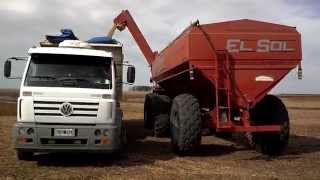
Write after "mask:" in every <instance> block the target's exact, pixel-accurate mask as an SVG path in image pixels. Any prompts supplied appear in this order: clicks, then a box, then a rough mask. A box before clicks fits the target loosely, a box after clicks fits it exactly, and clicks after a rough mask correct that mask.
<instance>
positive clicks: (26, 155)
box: [17, 150, 33, 161]
mask: <svg viewBox="0 0 320 180" xmlns="http://www.w3.org/2000/svg"><path fill="white" fill-rule="evenodd" d="M17 157H18V159H19V160H27V161H28V160H29V161H30V160H32V159H33V152H26V151H20V150H17Z"/></svg>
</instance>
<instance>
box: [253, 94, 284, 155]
mask: <svg viewBox="0 0 320 180" xmlns="http://www.w3.org/2000/svg"><path fill="white" fill-rule="evenodd" d="M250 117H251V121H252V123H253V124H254V125H281V131H280V132H278V133H271V132H259V133H252V134H251V136H249V137H250V138H251V140H250V139H249V141H250V144H252V145H253V146H255V147H256V149H257V150H258V151H259V152H261V153H263V154H268V155H280V154H282V153H283V151H284V150H285V149H286V147H287V145H288V141H289V135H290V126H289V115H288V111H287V109H286V107H285V105H284V104H283V102H282V101H281V100H280V99H279V98H277V97H276V96H273V95H267V96H265V97H264V98H263V99H262V100H261V101H260V102H259V103H258V104H257V105H256V106H255V107H254V108H253V109H252V110H250Z"/></svg>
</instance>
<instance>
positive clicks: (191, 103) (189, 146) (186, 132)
mask: <svg viewBox="0 0 320 180" xmlns="http://www.w3.org/2000/svg"><path fill="white" fill-rule="evenodd" d="M170 131H171V144H172V148H173V150H174V151H175V152H176V153H178V154H180V155H185V154H189V153H193V152H195V151H196V150H197V149H198V148H199V146H200V144H201V116H200V108H199V102H198V100H197V99H196V98H195V97H194V96H192V95H190V94H181V95H178V96H176V97H175V98H174V99H173V103H172V107H171V114H170Z"/></svg>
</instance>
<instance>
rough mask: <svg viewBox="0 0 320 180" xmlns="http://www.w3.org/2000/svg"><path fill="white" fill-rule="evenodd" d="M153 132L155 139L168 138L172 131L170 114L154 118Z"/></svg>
mask: <svg viewBox="0 0 320 180" xmlns="http://www.w3.org/2000/svg"><path fill="white" fill-rule="evenodd" d="M153 120H154V126H153V128H154V129H153V132H154V136H155V137H167V136H168V135H169V130H170V122H169V115H168V114H159V115H156V116H154V117H153Z"/></svg>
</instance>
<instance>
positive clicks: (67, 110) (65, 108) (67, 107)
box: [60, 102, 73, 116]
mask: <svg viewBox="0 0 320 180" xmlns="http://www.w3.org/2000/svg"><path fill="white" fill-rule="evenodd" d="M60 112H61V114H62V115H63V116H70V115H71V114H72V113H73V107H72V105H71V104H70V103H68V102H65V103H62V104H61V106H60Z"/></svg>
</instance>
